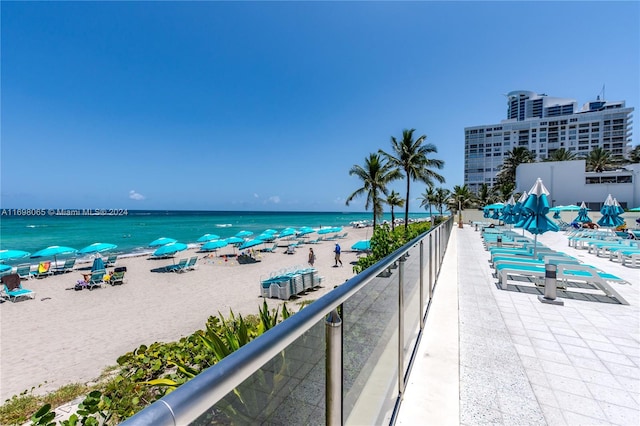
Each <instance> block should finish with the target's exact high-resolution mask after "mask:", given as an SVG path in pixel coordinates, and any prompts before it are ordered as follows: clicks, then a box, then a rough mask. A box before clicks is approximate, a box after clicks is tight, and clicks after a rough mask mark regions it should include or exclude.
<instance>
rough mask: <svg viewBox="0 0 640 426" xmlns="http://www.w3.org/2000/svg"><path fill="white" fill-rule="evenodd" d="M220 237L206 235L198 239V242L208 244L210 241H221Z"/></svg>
mask: <svg viewBox="0 0 640 426" xmlns="http://www.w3.org/2000/svg"><path fill="white" fill-rule="evenodd" d="M219 239H220V236H219V235H216V234H204V235H203V236H202V237H200V238H198V240H197V242H199V243H206V242H208V241H213V240H219Z"/></svg>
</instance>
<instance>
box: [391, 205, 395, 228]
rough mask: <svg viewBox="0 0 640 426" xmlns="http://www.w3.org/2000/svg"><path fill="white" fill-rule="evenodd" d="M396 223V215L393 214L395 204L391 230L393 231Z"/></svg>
mask: <svg viewBox="0 0 640 426" xmlns="http://www.w3.org/2000/svg"><path fill="white" fill-rule="evenodd" d="M395 224H396V217H395V216H394V214H393V206H391V230H392V231H393V228H394V226H395Z"/></svg>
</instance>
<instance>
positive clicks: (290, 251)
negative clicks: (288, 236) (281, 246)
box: [284, 244, 297, 254]
mask: <svg viewBox="0 0 640 426" xmlns="http://www.w3.org/2000/svg"><path fill="white" fill-rule="evenodd" d="M296 245H297V244H290V245H289V246H287V250H285V252H284V253H285V254H295V252H296Z"/></svg>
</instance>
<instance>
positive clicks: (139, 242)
mask: <svg viewBox="0 0 640 426" xmlns="http://www.w3.org/2000/svg"><path fill="white" fill-rule="evenodd" d="M25 213H29V212H25ZM30 213H31V214H29V215H24V214H15V212H14V211H9V210H3V214H2V216H0V249H14V250H24V251H28V252H31V253H34V252H36V251H38V250H41V249H43V248H45V247H49V246H52V245H59V246H67V247H73V248H75V249H81V248H83V247H86V246H88V245H89V244H92V243H95V242H101V243H111V244H116V245H117V246H118V248H117V249H116V250H115V252H118V253H132V252H140V251H145V250H149V248H148V245H149V243H150V242H151V241H153V240H155V239H157V238H160V237H169V238H174V239H176V240H178V241H180V242H183V243H187V244H189V243H195V242H196V240H197V239H198V238H200V237H201V236H202V235H204V234H216V235H219V236H220V237H221V238H227V237H231V236H233V235H235V234H237V233H238V232H239V231H242V230H246V231H251V232H253V233H254V235H258V234H260V233H261V232H262V231H264V230H266V229H269V228H271V229H275V230H278V231H280V230H282V229H284V228H286V227H293V228H299V227H302V226H310V227H312V228H320V227H326V226H342V227H344V230H345V231H348V228H349V227H350V226H351V225H350V224H351V223H352V222H356V221H364V220H371V213H367V212H363V213H340V212H333V213H327V212H247V211H242V212H239V211H238V212H232V211H148V210H128V211H126V214H124V213H125V212H111V213H118V214H117V215H109V214H105V213H110V212H92V213H93V214H86V213H87V212H82V211H75V210H74V211H70V212H69V213H72V215H65V214H61V213H63V212H50V211H49V212H38V214H39V215H35V214H33V212H30ZM76 213H77V214H76ZM403 216H404V212H401V213H399V214H398V213H397V214H396V218H400V217H403ZM410 217H411V218H412V219H420V218H427V217H429V213H412V214H410ZM383 220H391V215H390V214H385V215H384V216H383ZM22 262H24V260H22ZM7 263H12V262H7Z"/></svg>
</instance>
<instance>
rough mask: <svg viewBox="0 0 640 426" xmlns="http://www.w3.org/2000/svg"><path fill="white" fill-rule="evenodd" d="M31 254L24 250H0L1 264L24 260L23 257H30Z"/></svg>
mask: <svg viewBox="0 0 640 426" xmlns="http://www.w3.org/2000/svg"><path fill="white" fill-rule="evenodd" d="M29 256H31V253H29V252H28V251H22V250H0V262H4V261H5V260H15V259H22V258H23V257H29Z"/></svg>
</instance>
